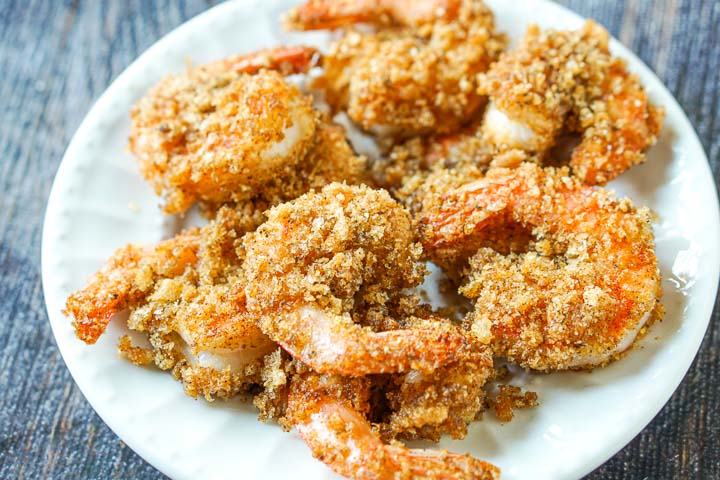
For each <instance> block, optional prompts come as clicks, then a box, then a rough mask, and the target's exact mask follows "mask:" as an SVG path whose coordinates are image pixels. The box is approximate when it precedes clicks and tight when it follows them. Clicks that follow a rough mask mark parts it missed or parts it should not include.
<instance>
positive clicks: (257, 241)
mask: <svg viewBox="0 0 720 480" xmlns="http://www.w3.org/2000/svg"><path fill="white" fill-rule="evenodd" d="M415 235H416V234H415V229H414V226H413V222H412V219H411V217H410V215H409V214H408V212H407V211H405V210H404V209H403V208H402V207H401V206H400V205H399V204H398V203H396V202H395V201H394V200H392V199H391V198H390V196H389V195H388V193H387V192H385V191H379V190H372V189H370V188H368V187H365V186H360V187H350V186H346V185H342V184H337V183H334V184H331V185H328V186H327V187H325V188H324V189H323V190H322V191H320V192H318V193H310V194H307V195H304V196H302V197H300V198H298V199H296V200H294V201H292V202H288V203H285V204H282V205H280V206H277V207H275V208H273V209H272V210H271V211H270V212H269V214H268V221H267V222H265V223H264V224H263V225H262V226H261V227H260V228H258V230H256V231H255V232H253V233H250V234H248V235H247V236H246V237H245V238H244V246H245V248H246V250H247V256H246V259H245V262H244V264H243V269H244V273H245V275H246V279H247V282H246V283H245V294H246V297H247V305H248V309H249V310H250V312H251V313H253V314H254V315H256V317H257V319H258V324H259V325H260V328H261V329H262V331H263V332H265V333H266V334H267V335H268V336H269V337H270V338H272V339H273V340H275V341H276V342H278V343H279V344H280V345H281V346H282V347H283V348H284V349H285V350H287V351H288V352H289V353H290V354H291V355H292V356H293V357H294V358H296V359H298V360H300V361H302V362H304V363H306V364H307V365H309V366H310V367H311V368H313V369H314V370H315V371H317V372H320V373H337V374H342V375H366V374H371V373H394V372H402V371H408V370H410V369H417V370H422V371H432V370H434V369H436V368H437V367H439V366H441V365H443V364H445V363H447V362H449V361H452V360H454V359H455V358H456V357H457V355H459V354H460V352H461V351H462V350H463V349H464V348H465V346H466V343H467V340H466V339H465V337H464V336H463V335H461V334H460V333H458V332H457V328H456V327H454V326H452V325H449V324H447V322H442V321H437V320H433V319H432V318H428V319H426V320H424V321H421V320H420V319H418V321H417V322H416V323H417V324H416V325H414V326H413V327H412V328H400V329H395V330H388V331H376V330H375V329H373V328H372V326H371V325H368V319H367V318H365V316H364V315H363V313H364V312H365V311H367V310H368V309H370V308H373V307H378V306H382V305H384V304H386V303H387V302H389V301H390V300H391V299H392V297H393V296H396V295H397V294H398V293H399V292H402V290H404V289H407V288H411V287H415V286H417V285H419V284H420V283H421V282H422V279H423V276H424V274H425V272H426V270H425V266H424V264H423V263H421V262H420V261H419V260H420V257H421V255H422V248H421V246H420V244H418V243H416V239H415ZM360 306H362V307H363V308H360ZM375 310H376V311H377V308H375ZM376 323H378V322H376ZM380 323H382V322H380Z"/></svg>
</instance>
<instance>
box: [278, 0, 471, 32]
mask: <svg viewBox="0 0 720 480" xmlns="http://www.w3.org/2000/svg"><path fill="white" fill-rule="evenodd" d="M460 4H461V0H424V1H423V0H420V1H418V0H340V1H337V0H309V1H308V2H307V3H305V4H303V5H300V6H298V7H296V8H294V9H293V10H291V11H290V12H289V13H288V15H287V17H286V19H285V23H286V26H287V27H288V28H291V29H294V30H332V29H336V28H343V27H347V26H348V25H352V24H355V23H375V24H388V23H399V24H402V25H406V26H416V25H419V24H422V23H426V22H431V21H433V20H435V19H437V18H447V19H451V18H455V17H457V14H458V10H459V9H460Z"/></svg>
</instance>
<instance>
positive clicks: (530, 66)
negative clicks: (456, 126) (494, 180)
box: [479, 21, 663, 185]
mask: <svg viewBox="0 0 720 480" xmlns="http://www.w3.org/2000/svg"><path fill="white" fill-rule="evenodd" d="M608 42H609V35H608V33H607V31H606V30H605V29H604V28H602V27H601V26H599V25H597V24H596V23H594V22H592V21H587V22H586V23H585V25H584V26H583V28H581V29H579V30H576V31H557V30H547V31H541V30H540V29H539V27H537V26H536V25H533V26H530V27H529V28H528V31H527V33H526V34H525V37H524V38H523V39H522V40H521V42H520V44H519V45H518V46H517V47H516V48H514V49H513V50H511V51H509V52H506V53H504V54H503V55H502V56H501V57H500V60H499V61H498V62H496V63H495V64H494V65H493V66H492V67H491V68H490V70H489V71H488V72H487V73H485V74H481V75H480V81H479V84H480V87H479V93H482V94H486V95H489V97H490V103H489V106H488V109H487V111H486V113H485V120H484V124H483V127H482V135H483V136H484V137H485V139H486V140H487V142H488V143H490V144H491V145H493V146H494V147H495V149H496V150H497V151H498V152H507V151H512V150H519V151H520V152H522V153H524V154H525V156H526V157H527V158H530V159H536V160H542V159H543V158H545V156H546V155H547V153H548V151H549V150H550V148H551V147H552V146H554V145H555V143H556V141H557V140H558V137H559V136H560V135H561V134H564V133H579V134H581V136H582V138H581V141H580V145H579V146H578V147H576V148H575V149H574V151H573V153H572V156H571V160H570V166H571V167H572V169H573V173H574V174H575V175H577V176H578V177H579V178H580V179H582V181H584V182H585V183H588V184H591V185H595V184H604V183H606V182H608V181H610V180H612V179H613V178H615V177H616V176H618V175H619V174H621V173H622V172H623V171H625V170H626V169H628V168H630V167H631V166H633V165H635V164H638V163H641V162H643V161H644V160H645V151H646V150H647V149H648V148H650V147H651V146H652V145H653V144H655V142H656V140H657V135H658V133H659V131H660V127H661V123H662V117H663V110H662V109H661V108H657V107H654V106H652V105H651V104H650V103H649V101H648V98H647V94H646V93H645V91H644V90H643V88H642V86H641V85H640V83H639V80H638V78H637V77H636V76H635V75H632V74H630V73H629V72H628V70H627V66H626V64H625V62H624V61H623V60H621V59H618V58H614V57H612V56H611V54H610V50H609V48H608Z"/></svg>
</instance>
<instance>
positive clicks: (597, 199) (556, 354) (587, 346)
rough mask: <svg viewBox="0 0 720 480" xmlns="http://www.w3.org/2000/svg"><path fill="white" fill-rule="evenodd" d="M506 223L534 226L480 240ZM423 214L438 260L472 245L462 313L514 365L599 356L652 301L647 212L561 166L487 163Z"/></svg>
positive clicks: (634, 330)
mask: <svg viewBox="0 0 720 480" xmlns="http://www.w3.org/2000/svg"><path fill="white" fill-rule="evenodd" d="M512 224H516V225H520V226H521V227H523V228H526V229H528V230H530V231H531V232H532V236H533V237H534V241H532V242H530V243H529V245H527V246H526V251H524V252H523V251H516V252H513V253H500V252H498V251H497V250H494V249H492V248H487V247H485V246H484V242H486V241H488V240H492V237H493V236H494V235H497V232H498V230H497V229H498V228H500V231H501V232H502V231H503V230H502V229H503V228H507V226H508V225H512ZM421 225H422V231H423V243H424V245H425V247H426V249H427V251H428V253H429V254H430V256H431V257H432V258H433V259H434V260H436V261H437V262H438V263H440V264H445V265H446V266H448V264H453V263H454V264H457V263H458V261H459V260H460V259H461V258H462V257H464V258H467V257H468V256H470V255H471V258H470V259H469V266H468V268H467V270H466V271H465V282H464V284H463V285H462V287H461V288H460V292H461V293H462V294H463V295H465V296H467V297H468V298H470V299H473V300H474V303H475V309H474V311H473V312H472V313H471V314H470V315H469V316H468V317H467V318H466V320H465V321H466V324H467V326H468V328H469V329H470V330H471V331H472V332H473V333H475V334H476V336H477V337H478V338H479V339H481V340H483V341H485V342H488V343H490V342H491V343H492V346H493V349H494V351H495V354H496V355H499V356H502V357H506V358H508V359H510V360H512V361H515V362H517V363H519V364H520V365H522V366H524V367H527V368H532V369H536V370H563V369H568V368H585V367H593V366H597V365H602V364H605V363H607V362H609V361H611V360H613V359H615V358H617V357H618V356H619V355H620V354H621V353H622V352H623V351H625V350H627V349H628V348H629V347H630V346H631V345H632V344H633V342H634V341H635V339H636V338H637V337H638V335H639V334H640V333H641V332H642V331H643V330H644V328H645V327H646V325H648V324H649V323H651V321H652V320H654V318H655V317H656V316H657V315H659V314H660V312H661V307H660V304H659V302H658V300H659V298H660V296H661V294H662V290H661V285H660V274H659V271H658V266H657V258H656V257H655V251H654V241H653V234H652V228H651V226H650V212H649V211H648V210H647V209H644V208H641V209H636V208H634V207H633V206H632V205H631V203H630V201H629V200H615V199H614V198H613V197H612V195H611V194H610V193H608V192H606V191H604V190H602V189H593V188H591V187H589V186H585V185H583V184H582V183H581V182H580V181H579V180H578V179H577V178H573V177H568V176H567V171H566V170H554V169H547V170H543V169H541V168H540V167H537V166H536V165H534V164H525V165H523V166H521V167H519V168H517V169H515V170H507V169H497V170H494V171H491V172H490V173H489V174H488V176H487V177H485V178H482V179H480V180H476V181H474V182H471V183H469V184H467V185H464V186H462V187H459V188H457V189H454V190H452V191H451V192H449V193H447V194H445V195H444V196H443V199H442V203H441V204H440V205H437V206H435V207H433V208H431V209H430V211H427V212H425V214H424V217H423V219H422V220H421ZM503 233H504V232H503Z"/></svg>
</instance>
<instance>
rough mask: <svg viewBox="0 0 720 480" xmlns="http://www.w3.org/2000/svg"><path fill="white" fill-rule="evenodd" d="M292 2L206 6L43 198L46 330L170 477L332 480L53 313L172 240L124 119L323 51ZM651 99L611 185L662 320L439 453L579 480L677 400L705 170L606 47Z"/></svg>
mask: <svg viewBox="0 0 720 480" xmlns="http://www.w3.org/2000/svg"><path fill="white" fill-rule="evenodd" d="M290 3H292V2H287V1H280V0H277V1H271V0H262V1H259V0H258V1H248V0H245V1H236V2H228V3H225V4H222V5H220V6H218V7H215V8H213V9H211V10H209V11H207V12H206V13H204V14H202V15H200V16H198V17H196V18H194V19H192V20H190V21H189V22H187V23H185V24H184V25H182V26H181V27H179V28H178V29H176V30H175V31H173V32H172V33H170V34H168V35H167V36H166V37H165V38H163V39H162V40H160V41H159V42H158V43H157V44H155V45H154V46H153V47H152V48H150V49H149V50H148V51H147V52H146V53H144V54H143V55H142V56H141V57H140V58H139V59H138V60H137V61H136V62H135V63H133V64H132V65H131V66H130V67H129V68H128V69H127V70H126V71H125V72H124V73H123V74H122V75H120V76H119V77H118V79H117V80H116V81H115V82H114V83H113V84H112V85H111V86H110V88H108V90H107V91H106V92H105V94H104V95H103V96H102V97H101V98H100V100H98V102H97V104H96V105H95V106H94V107H93V108H92V110H91V111H90V113H89V114H88V116H87V118H86V119H85V121H84V122H83V123H82V125H81V126H80V128H79V129H78V131H77V133H76V134H75V137H74V138H73V140H72V142H71V143H70V146H69V147H68V149H67V152H66V154H65V157H64V159H63V161H62V164H61V165H60V169H59V171H58V173H57V177H56V179H55V184H54V185H53V188H52V193H51V195H50V200H49V203H48V208H47V214H46V218H45V229H44V232H43V245H42V274H43V286H44V290H45V299H46V302H47V308H48V313H49V317H50V323H51V324H52V328H53V332H54V333H55V338H56V340H57V343H58V346H59V347H60V351H61V352H62V355H63V357H64V359H65V362H66V363H67V366H68V368H69V369H70V371H71V372H72V375H73V377H74V378H75V381H76V382H77V384H78V386H79V387H80V389H81V390H82V392H83V393H84V394H85V396H86V398H87V399H88V401H89V402H90V403H91V404H92V406H93V408H95V410H96V411H97V412H98V414H99V415H100V416H101V417H102V419H103V420H104V421H105V422H106V423H107V424H108V425H109V426H110V428H112V429H113V430H114V431H115V433H117V434H118V436H119V437H120V438H121V439H122V440H123V441H124V442H125V443H127V444H128V445H129V446H130V447H131V448H132V449H133V450H135V451H136V452H137V453H138V454H140V455H141V456H142V457H143V458H145V459H146V460H147V461H148V462H150V463H151V464H152V465H154V466H155V467H157V468H158V469H160V470H161V471H162V472H164V473H166V474H167V475H169V476H170V477H173V478H177V479H181V478H188V479H189V478H238V475H240V476H241V477H242V478H261V477H262V478H264V479H271V478H278V479H280V478H288V477H292V478H309V479H310V478H312V479H315V478H335V475H334V474H333V473H332V472H331V471H330V470H329V469H328V468H327V467H325V466H324V465H323V464H322V463H320V462H319V461H316V460H314V459H313V458H312V456H311V455H310V451H309V450H308V449H307V448H306V447H305V445H304V444H303V442H302V441H301V440H300V438H299V437H298V436H297V435H296V434H295V433H285V432H283V431H282V430H281V429H280V428H279V427H278V426H277V425H275V424H263V423H260V422H258V421H257V419H256V412H255V411H254V410H253V408H252V407H251V406H250V405H246V404H243V403H239V402H228V403H224V402H214V403H212V404H208V403H206V402H205V401H203V400H194V399H192V398H190V397H187V396H186V395H185V394H184V393H183V390H182V388H181V385H180V384H179V383H178V382H176V381H174V380H173V379H172V377H171V376H170V375H169V374H168V373H166V372H161V371H158V370H155V369H150V368H138V367H135V366H133V365H131V364H130V363H128V362H126V361H124V360H121V359H120V358H119V357H118V355H117V352H116V348H115V346H116V343H117V339H118V337H119V336H120V335H121V334H123V333H124V328H123V327H122V325H123V323H124V322H123V321H122V320H119V321H117V320H116V321H114V322H112V323H111V326H110V327H109V329H108V332H107V333H106V334H105V335H104V336H103V337H101V339H100V340H99V341H98V342H97V344H95V345H93V346H87V345H85V344H84V343H82V342H80V341H79V340H77V339H76V338H75V335H74V333H73V330H72V328H71V326H70V321H69V320H68V319H67V318H65V317H64V316H63V315H62V314H61V310H62V308H63V304H64V301H65V298H66V297H67V296H68V294H69V293H70V292H71V291H72V290H74V289H76V288H79V287H81V286H82V285H83V284H84V282H85V280H86V279H87V278H88V276H89V275H90V274H92V273H93V272H94V271H95V270H96V269H97V268H98V267H100V266H101V265H102V264H103V262H104V260H105V259H106V258H107V257H108V256H109V255H110V254H111V253H112V252H113V251H114V250H115V249H116V248H118V247H120V246H122V245H124V244H126V243H128V242H145V243H147V242H155V241H157V240H160V239H162V238H166V237H168V236H171V235H172V234H174V233H175V232H176V231H177V230H178V228H179V226H180V225H179V223H180V222H179V221H178V220H177V219H175V218H172V217H166V216H164V215H163V214H162V213H161V212H160V209H159V208H158V204H159V200H158V198H157V197H156V196H155V195H154V194H153V192H152V190H151V188H150V187H149V186H148V184H147V183H145V182H144V181H143V180H142V179H141V177H140V175H139V173H138V169H137V166H136V163H135V160H134V159H133V158H132V156H131V155H130V154H129V153H128V151H127V148H126V146H127V138H128V135H129V131H130V121H129V115H128V112H129V110H130V107H131V105H132V104H133V103H135V102H136V101H137V100H138V99H140V97H141V96H142V95H143V94H144V93H145V92H147V90H148V89H149V88H150V87H151V86H152V85H153V84H155V83H156V82H157V81H158V80H160V79H161V78H162V77H163V76H165V75H167V74H169V73H173V72H181V71H182V70H183V69H184V68H185V62H186V60H187V59H188V58H190V59H192V61H193V62H194V63H195V64H197V63H203V62H206V61H209V60H213V59H217V58H220V57H224V56H227V55H230V54H234V53H239V52H247V51H252V50H256V49H259V48H262V47H269V46H273V45H277V44H283V43H285V44H287V43H310V44H316V45H318V46H320V47H323V46H324V45H326V42H327V37H326V35H325V34H324V33H313V34H302V35H300V34H287V33H284V32H282V31H281V29H280V27H279V17H280V15H281V13H282V12H284V11H286V10H287V9H288V7H289V6H290V5H289V4H290ZM488 3H489V4H490V6H491V8H492V9H493V10H494V12H495V14H496V18H497V24H498V28H499V29H500V30H503V31H505V32H507V33H509V34H510V36H511V37H512V38H514V39H517V38H518V37H519V36H520V35H522V33H523V32H524V30H525V27H526V25H527V24H528V23H530V22H537V23H539V24H540V25H541V26H542V27H555V28H564V29H571V28H577V27H579V26H580V25H581V24H582V19H581V18H580V17H578V16H577V15H575V14H573V13H571V12H569V11H568V10H565V9H563V8H562V7H559V6H557V5H555V4H552V3H549V2H545V1H531V0H524V1H521V0H516V1H513V2H506V1H503V0H493V1H489V2H488ZM612 49H613V51H614V52H615V53H616V54H617V55H620V56H622V57H624V58H626V59H627V60H628V61H629V65H630V69H631V70H632V71H634V72H635V73H637V74H638V75H639V76H640V77H641V79H642V82H643V84H644V85H645V86H646V87H647V89H648V92H649V95H650V97H651V99H652V100H653V101H654V102H655V103H656V104H659V105H664V106H665V107H666V109H667V118H666V120H665V126H664V128H663V131H662V135H661V137H660V140H659V142H658V144H657V145H656V146H655V147H654V148H653V149H652V151H651V152H650V154H649V158H648V162H647V163H646V164H645V165H642V166H638V167H635V168H633V169H632V170H631V171H629V172H628V173H626V174H625V175H623V176H622V177H621V178H620V179H619V180H617V181H615V182H613V183H612V184H611V188H613V189H616V190H617V191H618V193H619V194H620V195H628V196H630V197H631V198H632V199H633V200H634V201H635V203H637V204H640V205H643V204H644V205H648V206H650V207H651V208H652V209H653V210H654V211H655V212H657V214H658V219H659V220H658V221H657V223H656V225H655V233H656V236H657V253H658V257H659V262H660V269H661V271H662V275H663V278H664V281H663V288H664V297H663V303H664V304H665V306H666V308H667V315H666V316H665V319H664V320H663V321H662V323H659V324H657V325H655V326H654V327H653V328H652V330H651V331H650V333H649V334H648V335H647V336H646V337H645V339H644V340H643V341H642V342H641V345H640V348H636V349H635V350H633V351H632V352H630V353H629V354H628V355H627V357H626V358H624V359H623V360H622V361H620V362H617V363H615V364H612V365H611V366H609V367H607V368H604V369H601V370H598V371H596V372H593V373H592V374H587V373H561V374H551V375H527V376H525V377H524V378H522V379H519V380H522V381H523V382H524V383H525V385H526V386H527V387H528V388H530V389H532V390H534V391H536V392H538V395H539V399H540V406H539V407H538V408H535V409H531V410H526V411H521V412H519V413H518V414H517V416H516V418H515V420H513V421H512V422H511V423H509V424H501V423H499V422H498V421H496V420H494V419H493V418H492V415H486V416H485V417H486V418H485V419H484V420H483V421H480V422H475V423H474V424H472V425H471V427H470V432H469V434H468V436H467V438H465V439H464V440H462V441H452V440H450V439H445V440H443V441H442V442H441V443H440V446H441V447H445V448H448V449H450V450H453V451H459V452H466V451H467V452H471V453H472V454H473V455H475V456H476V457H478V458H481V459H484V460H488V461H491V462H493V463H494V464H496V465H498V466H500V467H501V468H502V470H503V475H504V477H503V478H506V479H528V478H533V479H564V478H568V479H569V478H578V477H581V476H582V475H584V474H587V473H588V472H590V471H591V470H593V469H594V468H596V467H597V466H598V465H600V464H601V463H602V462H604V461H605V460H607V459H608V458H609V457H610V456H612V455H613V454H614V453H615V452H617V451H618V450H620V449H621V448H622V447H623V446H624V445H625V444H627V443H628V442H629V441H630V440H631V439H632V438H633V437H634V436H635V435H637V434H638V432H640V430H642V429H643V428H644V427H645V425H647V423H648V422H649V421H650V420H651V419H652V418H653V416H654V415H655V414H656V413H657V412H658V411H659V410H660V408H661V407H662V406H663V405H664V404H665V402H666V401H667V400H668V398H670V395H671V394H672V392H673V391H674V390H675V388H676V387H677V386H678V384H679V383H680V381H681V380H682V378H683V375H684V374H685V372H686V371H687V369H688V367H689V366H690V363H691V362H692V360H693V358H694V356H695V353H696V352H697V350H698V347H699V345H700V342H701V340H702V338H703V334H704V332H705V329H706V327H707V324H708V320H709V318H710V314H711V311H712V307H713V300H714V298H715V293H716V289H717V281H718V265H719V260H718V252H719V250H718V248H717V246H718V245H720V233H719V229H720V226H719V225H720V224H719V221H718V203H717V197H716V193H715V189H714V185H713V181H712V176H711V173H710V169H709V168H708V163H707V159H706V157H705V154H704V153H703V150H702V147H701V146H700V143H699V141H698V139H697V136H696V135H695V133H694V131H693V129H692V127H691V126H690V123H689V121H688V119H687V118H686V116H685V115H684V114H683V112H682V110H681V108H680V107H679V106H678V104H677V103H676V101H675V100H674V99H673V97H672V96H671V95H670V93H668V91H667V90H666V89H665V88H664V87H663V85H662V84H661V83H660V81H659V80H658V79H657V77H655V75H653V73H652V72H651V71H650V70H649V69H648V68H647V67H646V66H645V65H643V64H642V62H641V61H640V60H638V59H637V58H636V57H635V56H634V55H633V54H632V53H631V52H629V51H628V50H627V49H626V48H624V47H623V46H622V45H620V44H619V43H618V42H617V41H613V44H612Z"/></svg>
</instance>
